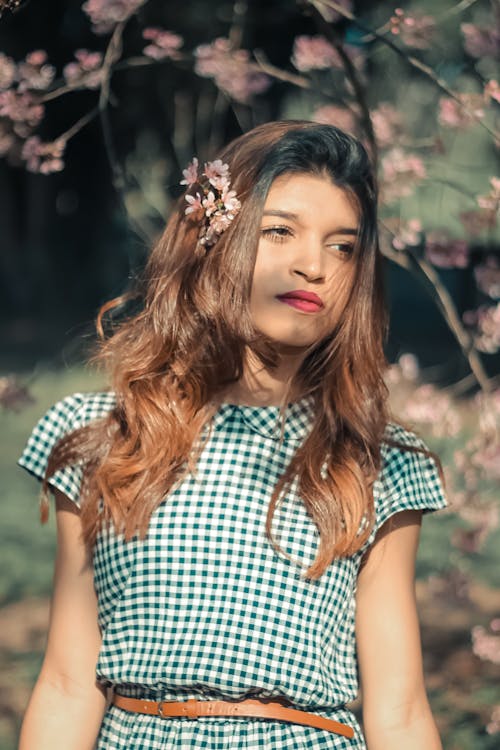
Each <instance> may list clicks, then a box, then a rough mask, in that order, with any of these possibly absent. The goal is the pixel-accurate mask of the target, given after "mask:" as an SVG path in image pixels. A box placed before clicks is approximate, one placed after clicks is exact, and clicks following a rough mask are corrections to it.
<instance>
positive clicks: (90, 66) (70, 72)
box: [63, 49, 103, 89]
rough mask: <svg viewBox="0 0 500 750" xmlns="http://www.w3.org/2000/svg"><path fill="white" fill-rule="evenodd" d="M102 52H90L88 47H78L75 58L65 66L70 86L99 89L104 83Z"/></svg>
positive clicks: (65, 74)
mask: <svg viewBox="0 0 500 750" xmlns="http://www.w3.org/2000/svg"><path fill="white" fill-rule="evenodd" d="M102 60H103V56H102V53H101V52H90V51H89V50H87V49H77V50H76V51H75V60H74V61H73V62H70V63H68V64H67V65H65V66H64V68H63V75H64V78H65V79H66V83H67V84H68V85H69V86H74V87H78V86H82V87H85V88H87V89H97V88H99V86H100V85H101V83H102V76H103V71H102Z"/></svg>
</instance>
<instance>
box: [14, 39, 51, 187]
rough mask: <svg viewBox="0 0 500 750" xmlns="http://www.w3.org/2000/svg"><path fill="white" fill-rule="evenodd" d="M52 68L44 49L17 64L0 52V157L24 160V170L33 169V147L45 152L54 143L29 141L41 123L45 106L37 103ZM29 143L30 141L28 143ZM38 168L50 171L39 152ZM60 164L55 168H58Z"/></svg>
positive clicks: (46, 85) (47, 86)
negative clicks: (43, 166) (25, 167)
mask: <svg viewBox="0 0 500 750" xmlns="http://www.w3.org/2000/svg"><path fill="white" fill-rule="evenodd" d="M54 76H55V68H54V67H53V66H52V65H50V64H49V63H48V61H47V53H46V52H45V51H44V50H34V51H33V52H30V53H28V54H27V55H26V57H25V58H24V60H22V61H21V62H19V63H16V62H14V60H13V59H12V58H10V57H7V56H6V55H4V54H2V53H0V156H6V155H8V156H11V155H12V156H14V157H15V158H16V159H17V160H19V159H21V160H24V161H25V163H26V166H27V167H28V169H35V161H34V159H33V154H34V150H35V147H36V148H37V149H38V148H40V149H41V150H42V151H43V148H44V147H45V146H46V147H47V153H48V151H50V150H51V149H52V147H53V146H54V144H50V143H48V144H42V143H41V141H40V140H39V139H37V141H33V140H32V138H33V137H34V136H33V133H34V130H35V128H36V127H38V125H39V124H40V123H41V121H42V119H43V116H44V114H45V106H44V104H43V103H42V102H41V101H40V96H39V95H40V93H41V92H43V91H45V90H46V89H47V88H49V86H50V85H51V83H52V81H53V80H54ZM30 140H31V142H30ZM38 163H39V165H40V166H41V165H42V164H44V165H46V169H47V172H49V171H54V170H53V169H51V168H50V166H51V165H52V166H56V162H55V161H54V160H53V159H50V158H45V155H44V154H42V153H40V160H39V162H38ZM62 166H63V164H62V161H60V160H59V162H57V169H62Z"/></svg>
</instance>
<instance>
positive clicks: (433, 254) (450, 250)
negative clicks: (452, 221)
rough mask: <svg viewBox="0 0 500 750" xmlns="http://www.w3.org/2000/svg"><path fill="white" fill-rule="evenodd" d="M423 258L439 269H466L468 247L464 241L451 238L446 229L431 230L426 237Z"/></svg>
mask: <svg viewBox="0 0 500 750" xmlns="http://www.w3.org/2000/svg"><path fill="white" fill-rule="evenodd" d="M425 256H426V258H427V260H428V261H429V262H430V263H432V264H433V265H434V266H438V267H439V268H467V266H468V265H469V246H468V244H467V242H466V241H465V240H462V239H456V238H453V237H451V236H450V234H449V232H448V231H447V230H446V229H438V230H433V231H431V232H428V233H427V236H426V241H425Z"/></svg>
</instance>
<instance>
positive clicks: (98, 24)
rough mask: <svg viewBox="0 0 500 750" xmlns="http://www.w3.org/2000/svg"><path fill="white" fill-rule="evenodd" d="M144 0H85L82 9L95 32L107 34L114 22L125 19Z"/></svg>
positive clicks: (112, 27)
mask: <svg viewBox="0 0 500 750" xmlns="http://www.w3.org/2000/svg"><path fill="white" fill-rule="evenodd" d="M145 2H146V0H112V1H111V2H110V0H87V2H86V3H84V4H83V5H82V9H83V10H84V11H85V13H86V14H87V15H88V16H89V18H90V20H91V22H92V30H93V31H94V33H95V34H108V33H109V32H110V31H113V29H114V27H115V26H116V24H118V23H121V22H122V21H126V20H127V19H128V18H130V16H132V15H133V14H134V13H136V12H137V11H138V10H139V8H140V7H141V6H142V5H144V3H145Z"/></svg>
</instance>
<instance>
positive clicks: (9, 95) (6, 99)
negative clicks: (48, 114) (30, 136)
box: [0, 89, 44, 127]
mask: <svg viewBox="0 0 500 750" xmlns="http://www.w3.org/2000/svg"><path fill="white" fill-rule="evenodd" d="M43 115H44V106H43V104H39V103H38V102H37V100H36V99H35V98H34V96H33V95H32V94H30V93H29V92H28V91H26V92H23V93H19V92H17V91H14V90H13V89H9V90H8V91H0V116H2V117H7V118H9V120H12V121H13V122H16V123H23V124H26V125H28V126H30V127H35V126H36V125H38V124H39V122H40V121H41V120H42V118H43Z"/></svg>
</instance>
